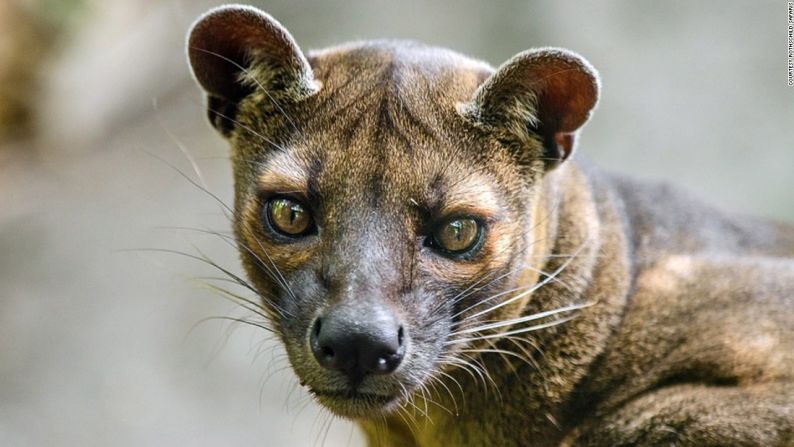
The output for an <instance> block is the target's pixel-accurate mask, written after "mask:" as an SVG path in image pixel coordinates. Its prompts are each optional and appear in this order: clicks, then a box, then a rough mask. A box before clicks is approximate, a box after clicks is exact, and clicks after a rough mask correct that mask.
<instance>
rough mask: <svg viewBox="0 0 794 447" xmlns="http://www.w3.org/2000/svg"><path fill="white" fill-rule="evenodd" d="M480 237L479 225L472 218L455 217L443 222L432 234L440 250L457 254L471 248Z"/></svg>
mask: <svg viewBox="0 0 794 447" xmlns="http://www.w3.org/2000/svg"><path fill="white" fill-rule="evenodd" d="M479 239H480V225H479V223H477V221H476V220H474V219H455V220H452V221H449V222H447V223H446V224H444V225H443V226H442V227H441V228H440V229H438V230H437V231H436V232H435V233H434V234H433V240H434V242H435V243H436V245H437V246H438V247H439V248H441V249H442V250H444V251H446V252H449V253H453V254H459V253H464V252H466V251H468V250H470V249H472V248H473V247H474V246H475V245H477V243H478V242H479Z"/></svg>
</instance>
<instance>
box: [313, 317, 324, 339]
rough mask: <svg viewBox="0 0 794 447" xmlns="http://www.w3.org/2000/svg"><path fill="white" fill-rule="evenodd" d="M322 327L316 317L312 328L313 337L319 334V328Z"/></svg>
mask: <svg viewBox="0 0 794 447" xmlns="http://www.w3.org/2000/svg"><path fill="white" fill-rule="evenodd" d="M322 327H323V323H322V321H320V319H319V318H318V319H317V321H315V322H314V330H313V332H314V337H315V338H317V337H319V336H320V329H322Z"/></svg>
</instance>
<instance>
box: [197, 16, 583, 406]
mask: <svg viewBox="0 0 794 447" xmlns="http://www.w3.org/2000/svg"><path fill="white" fill-rule="evenodd" d="M188 54H189V58H190V63H191V66H192V69H193V73H194V75H195V77H196V80H197V81H198V83H199V84H200V85H201V87H202V88H203V89H204V90H205V92H206V94H207V106H208V107H207V109H208V113H209V117H210V121H211V122H212V124H213V126H214V127H215V128H216V129H217V130H218V131H219V132H221V133H222V134H223V135H224V136H225V137H226V138H228V140H229V142H230V145H231V159H232V161H233V168H234V177H235V189H236V197H235V216H234V224H235V231H236V234H237V238H238V240H239V247H240V254H241V257H242V260H243V264H244V266H245V269H246V271H247V274H248V275H249V278H250V280H251V281H252V283H253V284H254V285H255V287H256V289H257V290H258V292H259V293H260V294H261V297H262V302H263V307H265V308H266V309H267V311H268V314H269V318H270V319H271V320H272V321H271V323H272V324H273V326H274V327H275V328H276V330H277V332H278V333H279V335H280V337H281V339H282V341H283V342H284V345H285V346H286V349H287V352H288V355H289V359H290V362H291V364H292V366H293V368H294V370H295V372H296V373H297V375H298V376H299V377H300V379H301V381H302V383H304V384H305V385H306V386H307V387H308V388H309V389H310V391H311V392H312V393H313V394H314V395H315V396H316V397H317V398H318V400H319V401H320V402H321V403H322V404H324V405H325V406H327V407H328V408H330V409H331V410H332V411H334V412H336V413H337V414H340V415H343V416H347V417H354V418H361V417H367V416H377V415H379V414H382V413H383V412H387V411H390V410H392V409H394V408H396V407H398V406H399V405H401V404H402V403H403V402H404V400H405V399H406V397H407V395H408V394H410V393H412V392H413V391H415V390H417V389H418V388H420V387H422V386H424V385H427V384H428V383H429V382H431V381H433V380H436V379H438V378H439V377H441V376H442V375H443V373H444V371H445V369H447V368H448V367H449V366H450V365H454V364H455V363H456V362H460V358H461V356H463V355H465V354H466V352H465V351H466V350H467V349H471V348H472V346H476V345H477V344H478V343H481V342H482V340H477V338H478V336H480V335H482V331H483V330H484V329H483V328H484V326H483V325H484V324H489V323H495V324H496V326H495V327H491V328H490V329H489V331H499V330H505V329H507V328H506V327H504V328H502V327H499V326H498V324H499V323H498V322H500V321H506V320H509V319H511V318H514V317H516V316H517V315H519V313H520V310H521V307H522V306H523V304H524V303H526V300H527V299H529V294H524V296H519V295H520V294H519V293H518V292H516V291H513V290H512V289H514V288H515V287H516V284H518V283H521V284H531V283H533V282H534V281H536V280H537V274H535V273H532V272H531V271H529V270H527V269H526V268H525V267H526V262H527V260H528V259H530V258H531V257H532V256H537V255H538V254H539V253H541V247H543V246H545V245H546V244H547V243H548V241H546V240H545V239H546V238H545V237H544V233H543V225H542V224H541V222H540V218H539V216H538V214H539V213H538V212H537V209H536V208H537V206H536V204H537V201H538V200H540V198H539V195H540V193H539V190H540V188H539V187H538V185H540V184H541V181H542V179H543V178H544V176H545V175H546V173H547V172H549V171H550V170H551V169H553V168H554V167H555V166H556V165H558V164H559V163H561V162H563V161H564V160H565V159H566V158H567V157H568V156H569V155H570V154H571V152H572V150H573V145H574V136H575V132H576V131H577V130H578V129H579V128H580V127H581V126H582V125H583V124H584V123H585V121H586V120H587V119H588V117H589V115H590V112H591V110H592V108H593V107H594V105H595V103H596V99H597V95H598V82H597V78H596V75H595V72H594V70H593V69H592V68H591V67H590V65H589V64H588V63H587V62H586V61H585V60H584V59H582V58H581V57H579V56H577V55H575V54H573V53H571V52H568V51H565V50H559V49H540V50H532V51H526V52H523V53H520V54H518V55H516V56H515V57H513V58H512V59H510V60H509V61H508V62H506V63H505V64H504V65H502V66H501V67H500V68H498V69H496V70H494V69H492V68H491V67H489V66H488V65H487V64H485V63H482V62H479V61H475V60H472V59H469V58H466V57H464V56H461V55H459V54H457V53H454V52H451V51H448V50H443V49H438V48H430V47H426V46H423V45H419V44H416V43H411V42H401V41H376V42H363V43H354V44H349V45H344V46H339V47H334V48H330V49H327V50H323V51H317V52H310V53H303V52H301V50H300V49H299V48H298V46H297V44H296V43H295V41H294V40H293V38H292V36H291V35H290V34H289V33H288V32H287V31H286V29H284V28H283V27H282V26H281V25H280V24H279V23H278V22H277V21H275V20H274V19H273V18H272V17H270V16H268V15H267V14H265V13H263V12H261V11H259V10H256V9H254V8H250V7H243V6H226V7H221V8H218V9H214V10H212V11H210V12H209V13H207V14H206V15H204V16H203V17H201V18H200V19H199V20H198V21H197V22H196V24H195V25H194V26H193V28H192V30H191V32H190V35H189V41H188ZM516 296H518V298H515V299H513V298H514V297H516ZM500 303H506V304H504V305H499V304H500Z"/></svg>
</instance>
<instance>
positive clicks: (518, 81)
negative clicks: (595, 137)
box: [460, 48, 599, 168]
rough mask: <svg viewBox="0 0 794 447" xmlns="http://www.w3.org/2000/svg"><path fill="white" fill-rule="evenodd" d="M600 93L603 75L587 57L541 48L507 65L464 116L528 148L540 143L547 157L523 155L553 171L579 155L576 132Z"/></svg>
mask: <svg viewBox="0 0 794 447" xmlns="http://www.w3.org/2000/svg"><path fill="white" fill-rule="evenodd" d="M598 93H599V80H598V74H597V72H596V70H595V69H594V68H593V67H592V66H591V65H590V63H589V62H587V61H586V60H585V59H584V58H583V57H581V56H579V55H578V54H576V53H573V52H571V51H568V50H564V49H559V48H541V49H536V50H529V51H525V52H522V53H519V54H517V55H515V56H513V57H512V58H511V59H510V60H508V61H507V62H505V63H504V64H503V65H502V66H501V67H499V68H498V69H497V70H496V71H495V72H494V73H493V74H492V75H491V76H490V77H489V78H488V79H486V80H485V82H483V84H482V85H480V87H479V88H478V89H477V91H476V92H475V93H474V96H473V98H472V99H471V101H470V102H468V103H465V104H462V105H461V107H460V112H461V113H462V114H463V115H464V116H465V117H466V118H468V119H470V120H472V121H474V122H476V123H478V124H481V125H484V126H485V127H487V128H491V129H493V130H496V131H499V133H501V137H506V138H508V139H510V140H513V141H517V142H518V144H519V145H521V146H523V147H524V148H526V147H528V146H529V145H528V143H529V142H530V141H531V139H532V138H539V139H540V140H541V141H542V144H543V147H544V153H543V154H520V155H521V156H522V157H526V158H537V157H542V158H543V159H544V160H545V161H546V166H547V167H548V168H553V167H554V166H556V165H557V164H559V163H561V162H562V161H564V160H565V159H567V158H568V157H569V156H570V155H571V153H572V152H573V149H574V143H575V138H576V132H577V131H578V130H579V128H580V127H582V125H583V124H584V123H585V122H587V120H588V119H589V118H590V114H591V112H592V111H593V109H594V108H595V106H596V103H597V102H598Z"/></svg>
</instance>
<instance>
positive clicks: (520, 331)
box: [444, 316, 576, 345]
mask: <svg viewBox="0 0 794 447" xmlns="http://www.w3.org/2000/svg"><path fill="white" fill-rule="evenodd" d="M574 318H576V316H571V317H565V318H560V319H558V320H555V321H552V322H549V323H543V324H537V325H534V326H529V327H525V328H521V329H515V330H512V331H507V332H504V333H500V334H491V335H482V336H478V337H472V338H461V339H455V340H448V341H446V342H444V344H445V345H455V344H461V343H469V342H473V341H479V340H487V339H489V338H500V337H503V336H507V335H517V334H523V333H525V332H532V331H537V330H540V329H546V328H549V327H552V326H557V325H559V324H563V323H566V322H568V321H571V320H573V319H574Z"/></svg>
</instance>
